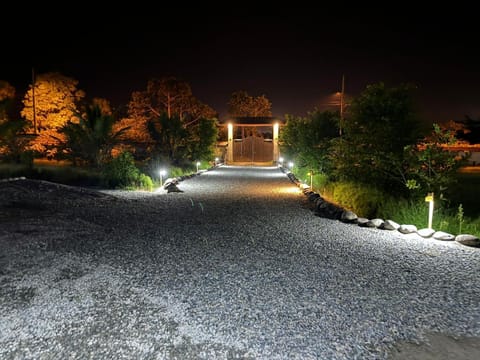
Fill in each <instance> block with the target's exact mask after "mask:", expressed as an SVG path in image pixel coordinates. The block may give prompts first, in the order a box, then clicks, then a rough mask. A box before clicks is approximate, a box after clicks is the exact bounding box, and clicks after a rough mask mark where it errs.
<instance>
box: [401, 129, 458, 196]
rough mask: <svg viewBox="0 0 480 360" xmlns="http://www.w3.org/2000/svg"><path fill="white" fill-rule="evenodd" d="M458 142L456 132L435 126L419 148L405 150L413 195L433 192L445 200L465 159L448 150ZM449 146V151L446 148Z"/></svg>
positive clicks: (411, 147) (412, 146) (407, 180)
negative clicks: (414, 193) (445, 195)
mask: <svg viewBox="0 0 480 360" xmlns="http://www.w3.org/2000/svg"><path fill="white" fill-rule="evenodd" d="M456 142H457V139H456V137H455V130H449V129H447V128H442V127H441V126H439V125H438V124H434V125H433V131H432V133H431V134H430V135H429V136H427V137H425V138H424V139H423V140H422V141H420V142H418V144H415V145H411V146H407V147H406V148H405V158H406V165H407V166H406V167H405V185H406V186H407V187H408V188H409V189H410V190H414V192H421V193H422V194H425V193H427V192H434V193H436V194H438V195H439V196H440V198H443V197H444V196H443V195H444V194H445V193H446V192H448V190H449V188H450V187H451V185H453V184H454V183H455V182H456V174H457V172H458V170H459V168H460V167H461V166H462V165H464V163H465V159H464V158H463V157H461V156H459V155H458V154H457V153H456V152H451V151H449V150H448V145H453V144H455V143H456ZM445 145H447V147H444V146H445Z"/></svg>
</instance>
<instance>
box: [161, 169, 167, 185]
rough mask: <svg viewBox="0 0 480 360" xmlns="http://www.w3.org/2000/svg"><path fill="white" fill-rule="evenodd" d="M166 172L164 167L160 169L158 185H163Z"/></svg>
mask: <svg viewBox="0 0 480 360" xmlns="http://www.w3.org/2000/svg"><path fill="white" fill-rule="evenodd" d="M166 174H167V171H166V170H165V169H162V170H160V187H162V186H163V177H164V176H165V175H166Z"/></svg>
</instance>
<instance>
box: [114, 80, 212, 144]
mask: <svg viewBox="0 0 480 360" xmlns="http://www.w3.org/2000/svg"><path fill="white" fill-rule="evenodd" d="M163 113H165V114H166V115H167V118H171V119H174V118H178V120H179V121H180V123H181V125H182V127H184V128H188V127H190V126H192V125H195V124H197V123H198V121H199V120H200V119H202V118H206V119H211V118H214V117H216V112H215V111H214V110H213V109H212V108H211V107H210V106H208V105H206V104H204V103H202V102H201V101H200V100H198V99H197V98H196V97H195V96H193V93H192V89H191V87H190V85H189V84H188V83H187V82H184V81H181V80H178V79H176V78H174V77H166V78H162V79H159V80H158V79H151V80H149V81H148V83H147V89H146V90H144V91H135V92H133V93H132V97H131V100H130V102H129V104H128V118H126V119H123V120H122V122H121V125H122V126H129V128H130V130H129V131H128V132H127V133H126V139H128V140H130V141H135V142H143V143H148V142H149V141H152V138H151V134H152V133H151V131H149V130H148V128H149V125H148V123H149V122H151V121H154V122H156V121H157V120H158V118H159V117H161V116H163Z"/></svg>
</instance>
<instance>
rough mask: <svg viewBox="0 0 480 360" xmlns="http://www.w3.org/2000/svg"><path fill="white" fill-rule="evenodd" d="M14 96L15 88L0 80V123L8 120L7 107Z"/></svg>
mask: <svg viewBox="0 0 480 360" xmlns="http://www.w3.org/2000/svg"><path fill="white" fill-rule="evenodd" d="M14 98H15V88H14V87H13V86H12V85H10V84H9V83H8V82H6V81H3V80H0V124H1V123H3V122H5V121H7V120H8V112H9V107H10V106H11V104H12V101H13V99H14Z"/></svg>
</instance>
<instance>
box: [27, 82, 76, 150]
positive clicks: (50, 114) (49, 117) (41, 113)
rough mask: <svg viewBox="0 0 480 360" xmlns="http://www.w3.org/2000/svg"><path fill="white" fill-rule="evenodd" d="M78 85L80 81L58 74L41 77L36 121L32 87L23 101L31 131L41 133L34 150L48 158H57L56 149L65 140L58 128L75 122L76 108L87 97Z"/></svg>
mask: <svg viewBox="0 0 480 360" xmlns="http://www.w3.org/2000/svg"><path fill="white" fill-rule="evenodd" d="M77 84H78V81H77V80H75V79H72V78H70V77H67V76H64V75H62V74H59V73H46V74H41V75H38V77H37V80H36V81H35V119H34V113H33V97H34V96H33V91H32V89H33V87H32V85H30V88H29V90H28V91H27V93H26V94H25V97H24V99H23V105H24V108H23V110H22V111H21V115H22V116H23V117H24V118H25V119H26V120H27V121H28V123H29V129H30V131H31V132H35V133H36V134H38V136H37V137H36V138H35V139H34V140H33V141H32V143H31V149H32V150H34V151H37V152H39V153H41V154H43V155H46V156H47V157H53V156H55V155H56V152H57V146H59V144H60V143H61V142H64V141H65V138H64V137H63V134H61V133H59V132H58V129H60V128H61V127H62V126H63V125H65V124H66V123H67V122H68V121H75V119H76V117H75V114H76V112H77V111H78V109H77V105H78V103H79V101H80V100H81V99H82V98H83V97H84V96H85V93H84V92H83V91H81V90H78V89H77ZM34 120H35V121H34Z"/></svg>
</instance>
